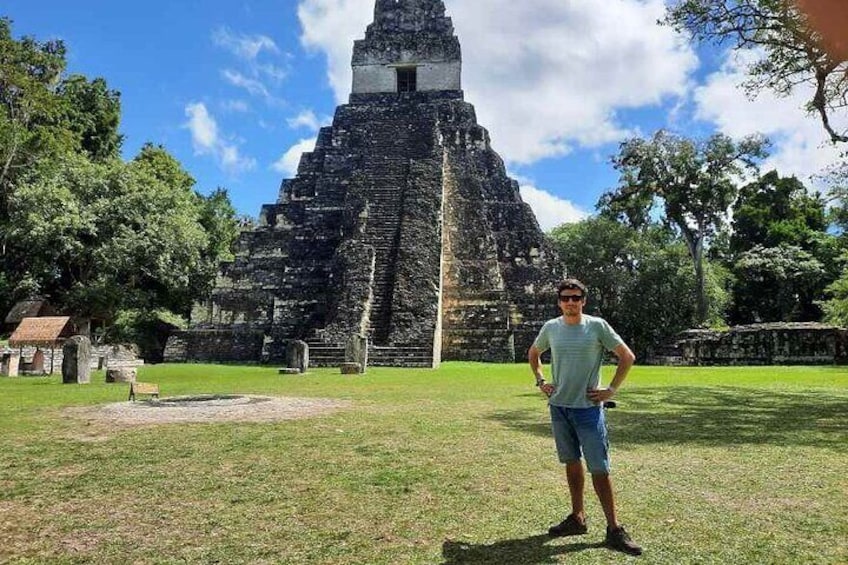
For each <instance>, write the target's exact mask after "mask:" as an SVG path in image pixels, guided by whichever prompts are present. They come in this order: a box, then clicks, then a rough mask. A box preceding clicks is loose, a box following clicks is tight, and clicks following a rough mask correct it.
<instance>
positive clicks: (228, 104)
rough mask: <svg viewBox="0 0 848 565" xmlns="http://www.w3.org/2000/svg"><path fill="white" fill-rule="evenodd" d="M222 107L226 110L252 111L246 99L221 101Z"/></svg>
mask: <svg viewBox="0 0 848 565" xmlns="http://www.w3.org/2000/svg"><path fill="white" fill-rule="evenodd" d="M221 108H222V109H223V110H224V111H225V112H233V113H239V114H243V113H245V112H249V111H250V106H249V105H248V103H247V102H245V101H244V100H225V101H223V102H222V103H221Z"/></svg>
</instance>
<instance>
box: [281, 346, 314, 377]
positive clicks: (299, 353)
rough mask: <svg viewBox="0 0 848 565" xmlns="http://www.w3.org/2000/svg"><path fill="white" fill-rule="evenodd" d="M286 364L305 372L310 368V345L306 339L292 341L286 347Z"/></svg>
mask: <svg viewBox="0 0 848 565" xmlns="http://www.w3.org/2000/svg"><path fill="white" fill-rule="evenodd" d="M286 364H287V365H288V366H289V367H291V368H294V369H297V371H298V372H299V373H305V372H306V371H307V370H308V369H309V345H308V344H307V343H306V342H305V341H300V340H292V341H290V342H289V345H288V347H287V348H286Z"/></svg>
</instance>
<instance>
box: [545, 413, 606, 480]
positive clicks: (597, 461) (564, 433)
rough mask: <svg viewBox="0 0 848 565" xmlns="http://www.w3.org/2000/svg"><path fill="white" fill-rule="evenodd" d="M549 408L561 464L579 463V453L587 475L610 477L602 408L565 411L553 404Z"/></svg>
mask: <svg viewBox="0 0 848 565" xmlns="http://www.w3.org/2000/svg"><path fill="white" fill-rule="evenodd" d="M550 407H551V428H552V429H553V432H554V441H556V449H557V455H559V460H560V462H561V463H571V462H573V461H579V460H580V454H581V452H582V454H583V457H585V458H586V466H587V467H588V468H589V472H590V473H592V474H594V475H602V474H609V472H610V459H609V439H608V437H607V425H606V420H605V419H604V410H603V408H601V407H600V406H594V407H592V408H565V407H563V406H554V405H553V404H551V405H550Z"/></svg>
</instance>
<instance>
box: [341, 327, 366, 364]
mask: <svg viewBox="0 0 848 565" xmlns="http://www.w3.org/2000/svg"><path fill="white" fill-rule="evenodd" d="M345 363H358V364H359V372H360V373H365V368H366V367H367V366H368V338H367V337H365V336H361V335H352V336H350V337H349V338H348V340H347V344H345Z"/></svg>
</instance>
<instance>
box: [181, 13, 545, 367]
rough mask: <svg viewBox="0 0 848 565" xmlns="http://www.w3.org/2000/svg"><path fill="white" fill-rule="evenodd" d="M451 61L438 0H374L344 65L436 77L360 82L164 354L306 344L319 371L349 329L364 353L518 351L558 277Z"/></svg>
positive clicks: (408, 362) (453, 45)
mask: <svg viewBox="0 0 848 565" xmlns="http://www.w3.org/2000/svg"><path fill="white" fill-rule="evenodd" d="M460 63H461V53H460V48H459V41H458V39H457V38H456V37H455V35H454V32H453V25H452V23H451V21H450V18H447V17H446V16H445V9H444V3H443V2H442V1H441V0H403V1H401V2H395V1H394V0H391V1H389V0H385V1H384V0H380V1H379V2H378V3H377V6H376V10H375V20H374V23H373V24H372V26H370V27H369V29H368V31H367V33H366V37H365V39H363V40H361V41H358V42H357V43H356V47H355V50H354V59H353V64H354V74H355V76H359V74H361V73H363V72H365V73H366V74H367V73H370V72H371V71H374V72H375V73H393V72H394V69H395V66H396V65H400V66H403V65H412V66H417V67H418V69H419V70H421V72H422V73H423V72H424V69H425V68H428V67H432V68H433V69H437V71H434V72H436V74H438V73H442V75H441V76H442V78H441V79H438V80H444V81H446V82H444V84H441V83H438V81H436V82H435V83H431V85H432V84H437V87H434V88H433V89H429V90H428V89H427V88H425V89H423V91H418V92H404V93H398V92H396V91H395V86H394V85H393V84H392V85H389V82H391V81H389V80H388V79H385V75H383V78H382V79H379V80H377V79H374V80H376V82H373V83H368V85H367V88H366V87H365V86H363V87H362V88H359V87H358V86H357V84H358V85H359V86H362V85H364V84H365V83H367V82H368V81H371V80H372V78H373V77H374V76H376V75H368V76H369V77H371V78H367V77H366V79H363V80H365V82H364V83H361V84H359V83H355V86H354V92H353V93H352V94H351V97H350V102H349V103H348V104H345V105H342V106H339V107H338V108H337V109H336V113H335V117H334V119H333V123H332V125H331V126H328V127H325V128H322V129H321V131H320V132H319V135H318V140H317V142H316V146H315V149H314V151H312V152H310V153H305V154H304V155H303V156H302V158H301V161H300V165H299V168H298V173H297V176H296V177H295V178H294V179H287V180H285V181H283V183H282V186H281V189H280V195H279V199H278V201H277V202H276V204H269V205H266V206H264V207H263V208H262V212H261V214H260V222H259V225H258V226H257V227H256V228H255V229H253V230H252V231H248V232H244V233H242V234H241V236H240V237H239V240H238V242H237V244H236V253H235V259H234V260H233V261H232V262H230V263H226V264H224V265H222V267H221V271H220V274H219V277H218V281H217V284H216V286H215V289H214V290H213V292H212V294H211V296H210V297H209V298H208V300H206V301H205V302H204V303H202V304H198V305H197V306H196V307H195V308H194V310H193V312H192V329H191V330H189V331H186V332H177V333H176V334H174V335H173V336H172V337H171V339H170V340H169V342H168V347H167V348H166V360H168V361H185V360H192V361H240V362H259V361H264V362H280V363H281V364H282V362H283V361H284V360H285V359H286V347H287V344H288V343H290V342H291V340H303V341H305V342H307V343H308V344H309V346H310V352H311V353H310V355H311V357H312V363H313V364H314V365H315V366H339V364H340V362H341V361H342V360H344V358H345V357H344V356H345V346H346V339H347V337H348V336H350V335H353V334H357V335H364V336H366V337H367V338H368V340H369V348H368V349H369V355H370V357H371V359H372V360H371V361H370V362H371V363H372V364H380V365H398V366H419V367H434V366H437V365H438V364H439V362H440V361H441V360H442V359H446V360H470V361H499V362H511V361H514V360H516V359H523V358H524V356H525V355H526V351H527V349H528V348H529V346H530V345H531V343H532V340H533V338H534V337H535V335H536V333H537V332H538V330H539V328H540V327H541V325H542V323H544V321H546V320H548V319H550V318H553V317H555V316H556V315H557V314H558V312H557V308H556V299H555V290H556V283H557V282H558V280H559V279H560V276H561V274H562V273H560V272H558V269H557V267H556V266H555V265H554V263H553V260H552V257H553V254H552V253H551V251H550V250H549V249H548V248H547V246H546V243H545V238H544V234H543V233H542V231H541V230H540V229H539V225H538V223H537V221H536V219H535V217H534V215H533V213H532V211H531V209H530V207H529V206H528V205H527V204H526V203H524V202H523V201H522V200H521V195H520V193H519V187H518V183H517V182H516V181H514V180H513V179H510V178H509V177H508V176H507V174H506V169H505V166H504V163H503V161H502V159H501V158H500V157H499V156H498V155H497V154H496V153H495V152H494V151H493V150H492V148H491V145H490V139H489V134H488V132H487V131H486V130H485V129H484V128H483V127H481V126H480V125H478V124H477V118H476V114H475V111H474V107H473V106H471V105H470V104H468V103H466V102H465V101H464V100H463V93H462V91H461V90H460V87H459V82H456V83H455V84H454V83H452V82H451V81H452V80H453V78H451V77H452V76H453V75H451V73H452V72H453V71H452V70H450V69H452V68H453V67H450V65H459V64H460ZM393 65H394V66H393ZM433 65H435V66H433ZM438 65H447V66H438ZM366 67H367V68H368V69H370V70H367V69H366ZM378 67H379V68H378ZM449 67H450V68H449ZM457 68H458V67H457ZM439 69H440V70H439ZM366 71H367V72H366ZM362 76H364V75H362ZM384 79H385V80H384ZM434 80H435V79H434ZM457 80H458V78H457ZM449 83H450V85H452V86H450V85H449V86H446V85H448V84H449ZM438 84H441V86H438ZM380 85H382V86H380ZM286 364H287V365H289V366H291V365H290V364H289V363H286Z"/></svg>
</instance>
